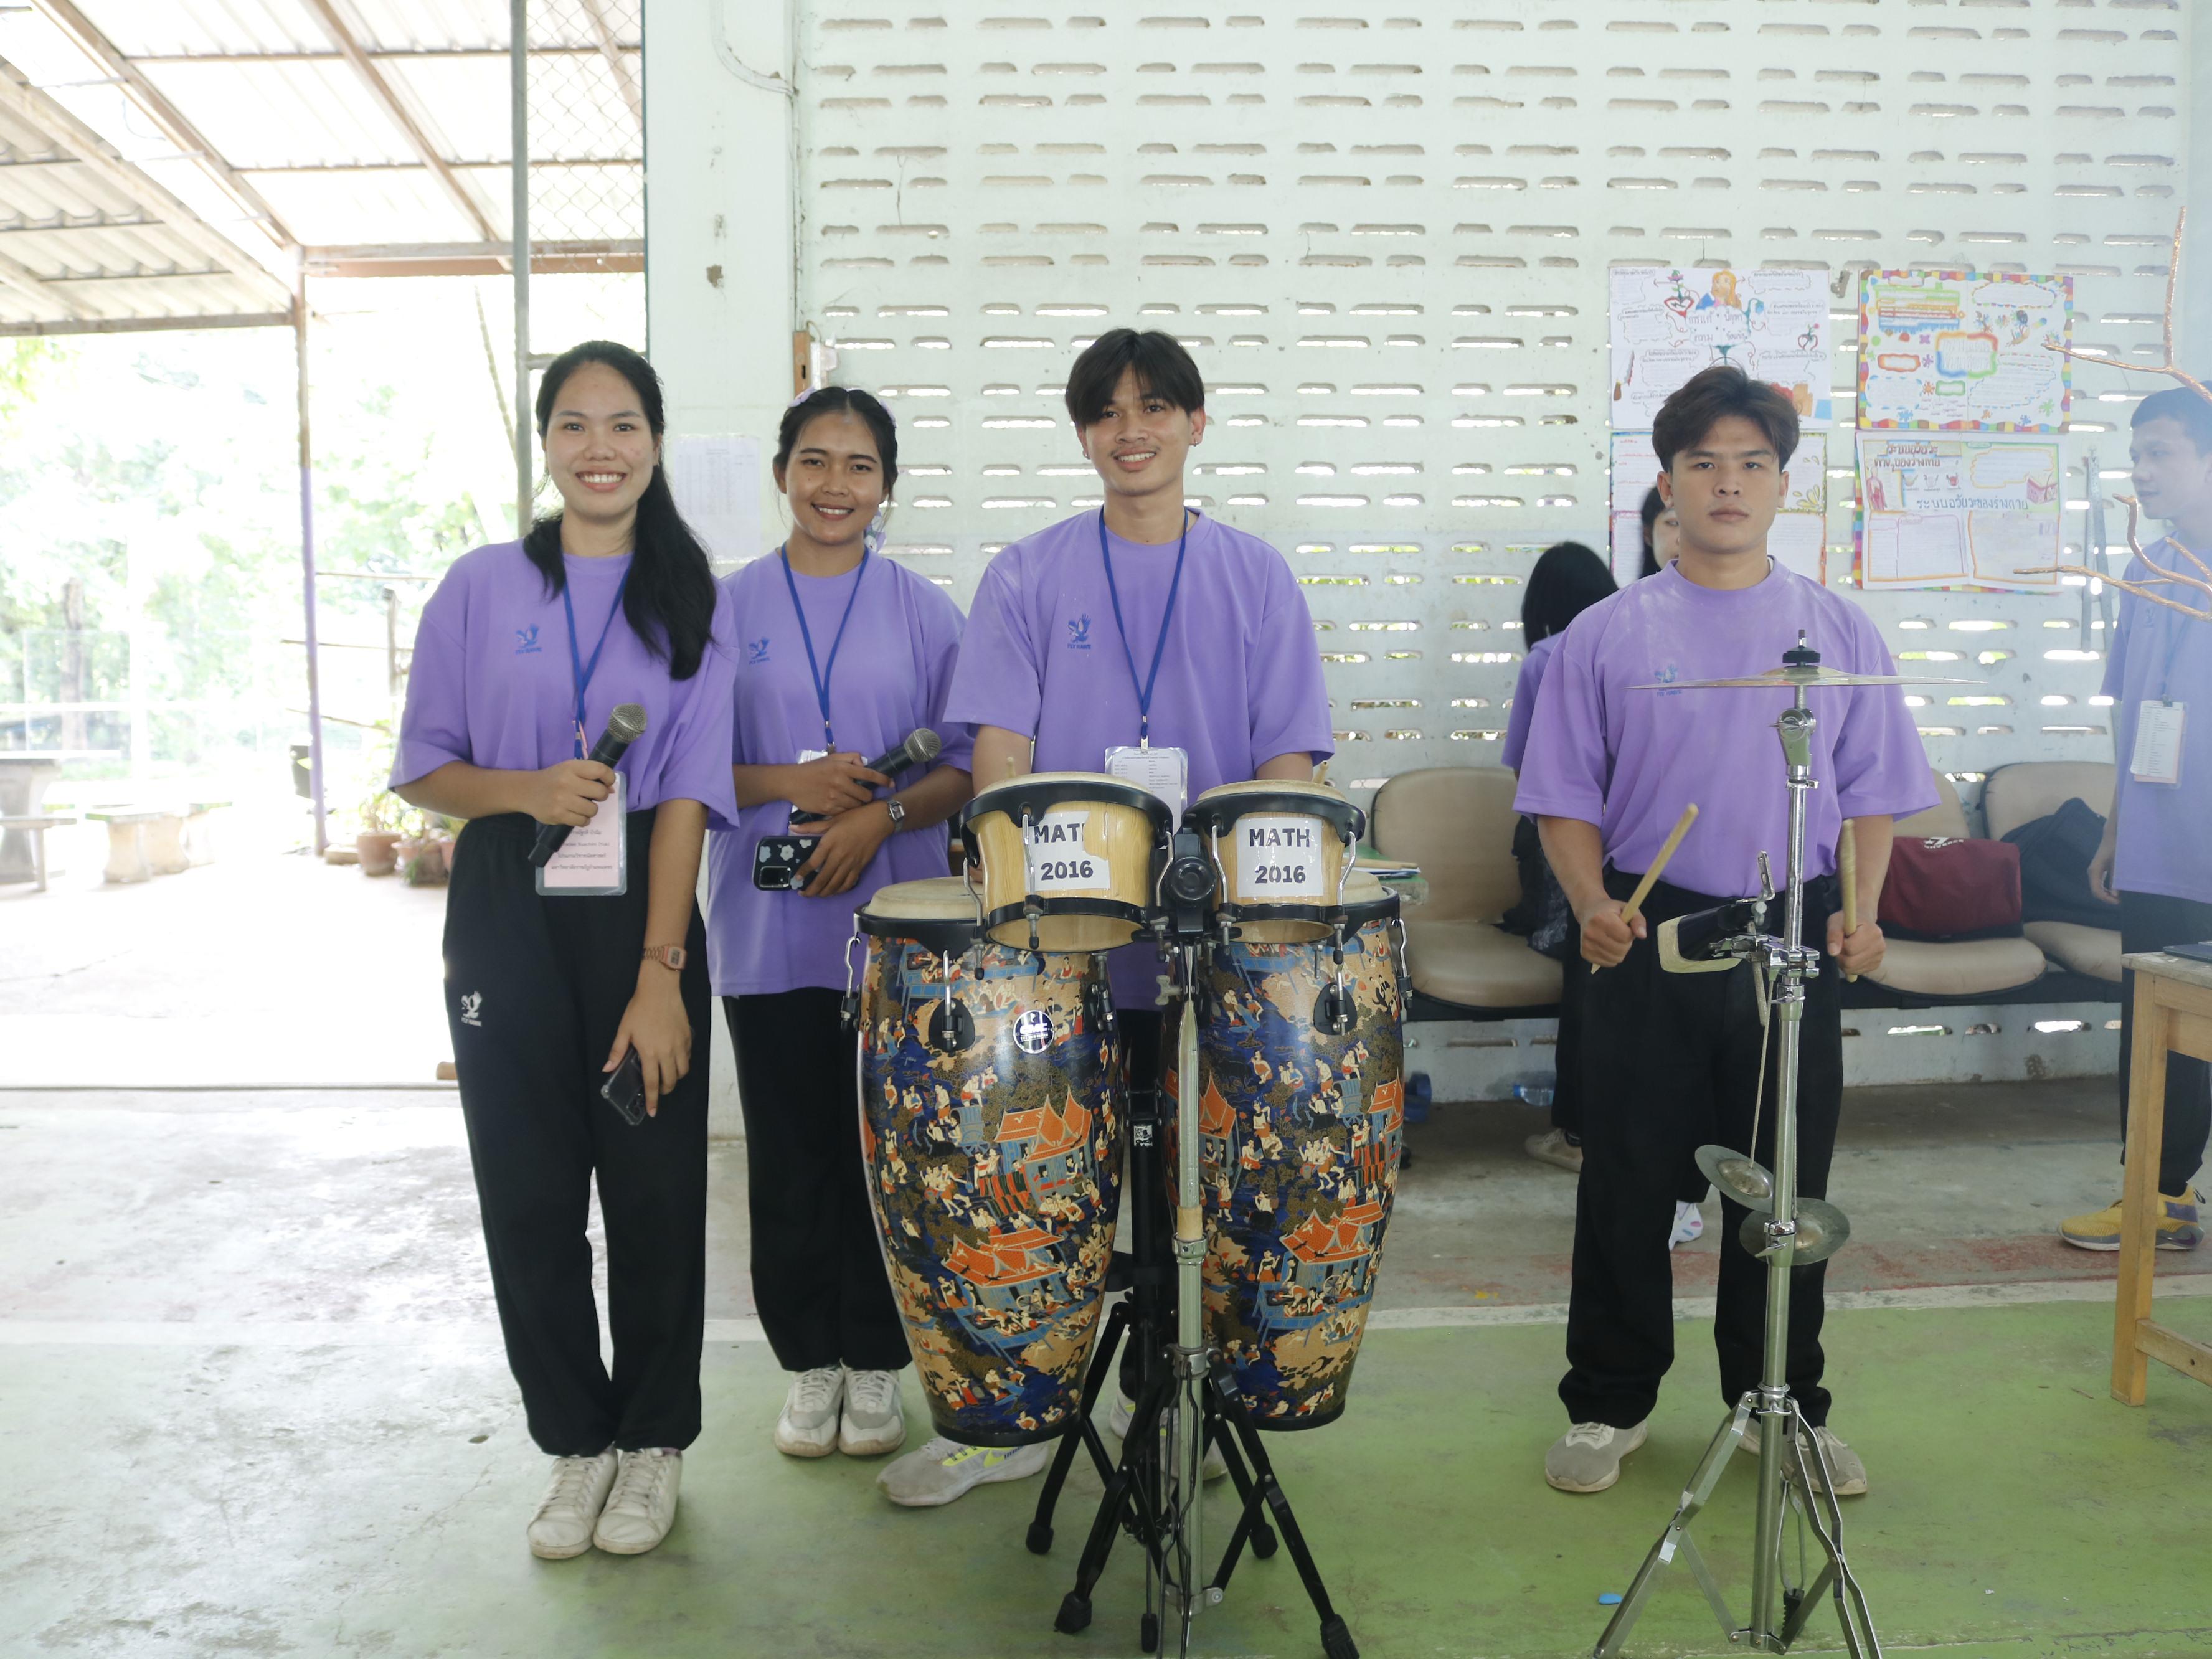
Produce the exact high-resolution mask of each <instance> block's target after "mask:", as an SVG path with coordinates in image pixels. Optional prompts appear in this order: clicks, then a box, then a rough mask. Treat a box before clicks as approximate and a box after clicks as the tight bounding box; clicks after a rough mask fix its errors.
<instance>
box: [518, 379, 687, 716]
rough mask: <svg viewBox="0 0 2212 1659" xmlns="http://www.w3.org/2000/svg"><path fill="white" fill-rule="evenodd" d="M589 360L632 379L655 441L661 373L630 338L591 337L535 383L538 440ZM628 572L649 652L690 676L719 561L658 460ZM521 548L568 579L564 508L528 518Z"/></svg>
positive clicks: (629, 605) (548, 574) (628, 610)
mask: <svg viewBox="0 0 2212 1659" xmlns="http://www.w3.org/2000/svg"><path fill="white" fill-rule="evenodd" d="M586 363H604V364H605V366H606V367H607V368H611V369H612V370H614V372H615V373H616V374H619V375H621V376H622V377H623V380H627V381H629V387H630V390H631V391H633V392H635V393H637V401H638V405H639V407H640V408H641V409H642V410H644V412H645V423H646V425H647V428H650V429H651V431H652V433H653V439H654V441H656V442H658V441H659V440H660V438H661V435H663V434H664V433H665V431H666V430H667V427H668V421H667V416H666V411H665V404H664V402H663V400H662V398H661V393H660V376H659V375H658V374H654V373H653V365H652V364H650V363H648V362H646V361H645V359H644V358H643V357H641V356H639V355H638V354H637V353H636V352H635V351H632V350H631V349H629V347H628V346H626V345H620V344H617V343H616V342H614V341H612V340H586V341H585V342H584V343H582V344H581V345H574V346H570V347H569V348H568V349H567V350H566V351H564V352H562V354H561V355H560V356H558V357H556V358H555V359H554V360H553V361H552V362H551V363H550V365H549V366H548V367H547V368H546V370H545V378H544V380H541V381H539V382H538V442H539V443H541V444H542V443H544V441H545V432H546V428H548V427H550V425H551V424H552V422H553V404H554V402H555V400H556V398H559V397H560V395H561V388H562V386H564V385H566V384H567V382H568V377H569V376H570V375H571V374H574V373H575V372H576V371H577V370H578V369H580V368H582V367H583V366H584V365H585V364H586ZM631 545H632V555H631V558H630V566H629V581H628V582H627V583H626V584H624V586H623V617H625V618H626V619H627V620H628V621H629V625H630V629H631V630H632V631H633V632H634V633H635V634H636V635H637V636H638V638H639V639H641V640H642V641H645V648H646V650H647V652H649V653H651V654H652V655H653V656H655V657H658V658H659V659H661V660H662V661H664V662H665V663H666V664H667V665H668V672H669V677H670V678H671V679H679V680H688V679H690V678H691V677H692V676H693V675H694V674H696V673H697V672H698V671H699V659H700V658H701V657H702V655H704V654H705V653H706V649H707V644H708V641H709V640H711V639H712V638H713V637H714V566H713V565H712V564H711V563H709V562H708V558H707V550H706V548H705V547H704V546H702V544H700V541H699V538H698V537H696V535H694V534H693V533H692V532H691V526H690V525H688V524H686V523H684V515H683V513H680V512H678V510H677V507H676V496H675V495H674V493H673V492H671V490H670V489H669V488H668V470H667V469H666V468H665V466H663V465H661V464H660V463H659V461H658V460H656V461H655V462H654V463H653V478H652V481H651V482H650V483H647V485H646V487H645V494H644V495H641V496H639V497H638V501H637V526H636V528H635V532H633V535H632V539H631ZM522 548H523V551H525V552H526V553H527V554H529V556H530V562H531V563H532V564H534V565H536V566H537V567H538V573H539V574H541V575H543V576H544V578H545V586H546V591H547V592H553V593H558V592H560V591H561V590H562V588H563V587H565V586H568V568H567V567H566V566H564V565H563V564H562V562H561V514H560V513H557V512H556V513H550V514H549V515H548V516H546V517H544V518H542V519H540V520H538V522H537V523H535V524H533V525H532V526H530V533H529V534H528V535H526V536H525V537H524V538H522Z"/></svg>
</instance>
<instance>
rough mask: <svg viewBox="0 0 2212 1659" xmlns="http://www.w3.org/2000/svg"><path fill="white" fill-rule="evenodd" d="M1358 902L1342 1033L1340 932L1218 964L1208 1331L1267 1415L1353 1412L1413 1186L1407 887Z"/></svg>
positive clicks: (1210, 1124) (1359, 886)
mask: <svg viewBox="0 0 2212 1659" xmlns="http://www.w3.org/2000/svg"><path fill="white" fill-rule="evenodd" d="M1345 908H1346V914H1347V916H1348V917H1349V919H1350V924H1351V925H1350V927H1349V928H1348V929H1347V932H1346V939H1345V946H1344V976H1345V980H1346V989H1347V990H1348V991H1349V993H1350V994H1351V998H1352V1006H1353V1010H1354V1017H1353V1019H1352V1027H1351V1030H1348V1031H1346V1032H1345V1033H1344V1034H1343V1035H1341V1036H1339V1035H1336V1034H1334V1033H1333V1032H1331V1031H1330V1030H1328V1027H1327V1025H1326V1024H1325V1023H1323V1024H1316V1018H1315V1006H1316V1003H1317V1002H1319V1001H1320V1000H1321V999H1322V993H1323V992H1324V991H1325V990H1326V989H1327V988H1328V987H1329V986H1330V985H1331V984H1332V983H1333V982H1334V978H1335V965H1334V959H1333V953H1332V951H1331V949H1330V947H1329V946H1328V945H1326V944H1323V945H1279V944H1243V943H1239V944H1234V945H1227V946H1221V945H1216V946H1215V947H1214V950H1213V951H1212V957H1211V961H1210V966H1209V968H1208V969H1207V971H1208V973H1209V975H1210V981H1211V983H1210V987H1209V995H1208V996H1207V998H1206V1009H1207V1012H1206V1024H1205V1026H1204V1028H1203V1029H1202V1030H1200V1034H1199V1133H1200V1182H1201V1188H1202V1191H1203V1194H1204V1197H1205V1206H1206V1278H1205V1286H1206V1340H1207V1342H1208V1344H1209V1345H1210V1346H1212V1348H1213V1349H1214V1351H1215V1352H1218V1354H1220V1355H1221V1356H1222V1358H1225V1359H1226V1360H1227V1361H1228V1362H1229V1364H1230V1366H1231V1370H1233V1371H1234V1372H1235V1375H1236V1379H1237V1392H1238V1393H1239V1394H1240V1395H1242V1396H1243V1401H1244V1404H1245V1407H1246V1408H1247V1409H1248V1410H1249V1411H1250V1412H1251V1413H1252V1416H1253V1419H1254V1420H1255V1422H1257V1423H1258V1425H1260V1426H1261V1428H1263V1429H1306V1428H1318V1427H1319V1426H1321V1425H1322V1424H1324V1423H1328V1422H1333V1421H1334V1419H1336V1418H1337V1417H1338V1416H1339V1415H1340V1414H1341V1413H1342V1412H1343V1410H1344V1405H1345V1392H1346V1389H1347V1387H1348V1386H1349V1385H1350V1383H1351V1381H1352V1362H1353V1361H1354V1360H1355V1359H1356V1358H1358V1353H1359V1341H1360V1338H1361V1336H1362V1335H1363V1334H1364V1333H1365V1331H1366V1328H1367V1310H1368V1304H1369V1303H1370V1300H1371V1298H1372V1297H1373V1296H1374V1293H1375V1280H1376V1274H1377V1273H1378V1272H1379V1271H1380V1270H1381V1268H1382V1265H1383V1232H1384V1230H1385V1229H1386V1228H1387V1227H1388V1226H1389V1221H1390V1206H1391V1201H1392V1200H1393V1198H1394V1197H1395V1194H1396V1191H1397V1186H1398V1155H1399V1151H1400V1148H1401V1146H1402V1144H1403V1136H1404V1126H1405V1094H1406V1085H1405V1053H1404V1046H1403V1024H1404V1018H1405V1010H1404V1004H1403V986H1402V981H1401V978H1400V963H1401V948H1402V947H1401V941H1400V938H1399V930H1398V900H1397V898H1396V896H1395V895H1392V894H1389V893H1386V892H1384V891H1383V887H1382V884H1381V883H1379V882H1377V881H1376V879H1375V878H1373V877H1371V876H1370V875H1367V874H1366V873H1365V872H1353V874H1352V876H1351V878H1350V879H1349V881H1348V882H1347V883H1346V890H1345ZM1169 1052H1170V1054H1171V1053H1172V1052H1173V1050H1172V1049H1170V1051H1169Z"/></svg>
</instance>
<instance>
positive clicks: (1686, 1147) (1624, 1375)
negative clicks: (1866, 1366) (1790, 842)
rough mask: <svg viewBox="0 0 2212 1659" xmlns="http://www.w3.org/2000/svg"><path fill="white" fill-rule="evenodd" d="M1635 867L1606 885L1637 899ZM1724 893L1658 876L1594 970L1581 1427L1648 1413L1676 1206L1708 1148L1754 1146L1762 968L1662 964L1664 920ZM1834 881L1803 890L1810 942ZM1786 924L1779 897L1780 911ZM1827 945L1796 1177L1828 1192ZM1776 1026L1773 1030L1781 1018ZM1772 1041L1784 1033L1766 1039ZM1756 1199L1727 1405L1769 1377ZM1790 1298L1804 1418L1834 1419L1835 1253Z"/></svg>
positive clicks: (1725, 1305) (1612, 875)
mask: <svg viewBox="0 0 2212 1659" xmlns="http://www.w3.org/2000/svg"><path fill="white" fill-rule="evenodd" d="M1635 884H1636V878H1635V877H1634V876H1624V875H1620V874H1619V873H1617V872H1607V876H1606V890H1607V891H1608V892H1610V893H1612V894H1613V896H1614V897H1616V898H1623V899H1625V898H1626V897H1627V896H1628V895H1629V893H1630V892H1631V890H1632V889H1633V888H1634V886H1635ZM1718 902H1720V901H1719V900H1717V899H1713V898H1709V897H1706V896H1704V895H1703V894H1699V893H1692V892H1689V891H1686V890H1684V889H1681V888H1679V887H1675V886H1673V885H1671V884H1668V883H1667V882H1663V881H1662V882H1661V883H1659V884H1658V885H1656V887H1654V888H1653V889H1652V890H1651V896H1650V898H1649V899H1647V900H1645V902H1644V917H1645V919H1646V920H1647V921H1649V923H1650V931H1651V935H1652V936H1651V938H1650V939H1643V940H1639V941H1638V943H1637V944H1636V945H1633V946H1632V947H1631V949H1630V951H1629V953H1628V958H1627V960H1626V961H1625V962H1623V963H1621V964H1620V966H1619V967H1617V968H1608V969H1605V970H1604V971H1603V972H1602V973H1600V974H1597V975H1591V974H1589V970H1588V969H1587V967H1586V966H1578V964H1577V963H1568V964H1567V967H1568V969H1569V970H1570V971H1571V972H1574V971H1579V972H1581V973H1582V974H1583V977H1584V978H1585V979H1586V980H1588V981H1589V987H1588V990H1587V994H1586V1000H1585V1001H1584V1003H1583V1021H1584V1041H1583V1068H1584V1069H1583V1082H1584V1085H1585V1086H1584V1094H1583V1102H1584V1112H1585V1117H1584V1121H1583V1173H1582V1180H1581V1184H1580V1186H1579V1187H1578V1188H1577V1192H1576V1198H1575V1254H1574V1284H1573V1290H1572V1291H1571V1300H1570V1302H1569V1304H1568V1312H1567V1364H1568V1370H1567V1374H1566V1376H1565V1379H1564V1380H1562V1381H1561V1383H1560V1384H1559V1398H1560V1400H1561V1401H1563V1402H1564V1403H1565V1406H1566V1408H1567V1415H1568V1417H1569V1418H1570V1419H1572V1420H1573V1421H1575V1422H1577V1423H1587V1422H1597V1423H1609V1424H1611V1425H1613V1426H1614V1427H1615V1428H1622V1429H1626V1428H1632V1427H1633V1426H1635V1425H1637V1424H1638V1423H1640V1422H1642V1421H1643V1420H1644V1419H1645V1418H1646V1417H1648V1416H1650V1413H1651V1408H1652V1407H1653V1406H1654V1405H1655V1404H1656V1402H1657V1401H1658V1398H1659V1380H1660V1378H1661V1377H1662V1376H1665V1375H1666V1373H1667V1370H1668V1367H1669V1366H1670V1365H1672V1364H1674V1304H1673V1297H1674V1271H1673V1266H1672V1263H1673V1257H1672V1256H1670V1255H1668V1250H1667V1237H1668V1231H1669V1229H1670V1228H1671V1226H1672V1225H1673V1223H1674V1201H1675V1200H1676V1198H1677V1197H1678V1196H1679V1195H1680V1194H1682V1193H1684V1192H1687V1191H1692V1190H1702V1189H1703V1188H1704V1185H1705V1179H1704V1177H1703V1176H1701V1175H1699V1173H1698V1170H1697V1165H1696V1162H1695V1155H1696V1152H1697V1149H1698V1148H1699V1146H1703V1145H1705V1144H1706V1143H1708V1142H1717V1143H1719V1144H1720V1145H1722V1146H1733V1147H1735V1148H1738V1149H1741V1148H1742V1147H1743V1146H1745V1144H1746V1143H1747V1141H1748V1140H1749V1139H1751V1120H1752V1091H1753V1084H1754V1080H1755V1079H1757V1077H1758V1076H1759V1050H1760V1047H1761V1042H1760V1030H1759V1012H1758V1005H1757V1001H1756V999H1755V997H1754V994H1753V979H1752V969H1751V968H1750V966H1749V965H1748V964H1747V963H1737V964H1736V965H1735V967H1733V968H1731V969H1729V971H1727V972H1726V973H1716V974H1693V975H1682V974H1668V973H1662V971H1661V970H1660V967H1659V951H1658V932H1659V924H1660V923H1661V922H1662V921H1666V920H1667V919H1668V917H1670V916H1679V915H1687V914H1689V913H1690V912H1692V911H1693V910H1703V909H1706V908H1711V906H1713V905H1715V904H1717V903H1718ZM1834 905H1835V898H1834V884H1833V883H1832V881H1823V882H1819V883H1815V884H1814V886H1813V887H1812V888H1811V889H1809V890H1808V891H1807V894H1806V905H1805V938H1806V939H1807V941H1808V943H1810V944H1813V945H1815V946H1816V947H1820V948H1825V945H1826V938H1827V926H1828V915H1829V913H1830V912H1831V911H1832V909H1833V908H1834ZM1770 921H1771V922H1772V923H1773V925H1774V927H1776V929H1777V931H1779V928H1780V925H1781V912H1780V908H1779V907H1777V908H1776V909H1775V910H1774V912H1773V913H1772V914H1771V917H1770ZM1833 961H1834V959H1833V958H1832V957H1824V958H1823V960H1822V966H1821V971H1820V977H1819V978H1818V979H1816V980H1814V981H1813V982H1812V983H1811V984H1810V985H1808V987H1806V999H1807V1000H1806V1006H1805V1018H1804V1020H1803V1024H1802V1050H1803V1052H1802V1064H1801V1066H1800V1069H1799V1073H1798V1096H1797V1135H1798V1139H1797V1148H1798V1152H1797V1156H1798V1165H1797V1190H1798V1192H1799V1193H1800V1194H1803V1195H1805V1196H1808V1197H1813V1198H1821V1197H1825V1196H1826V1194H1827V1190H1828V1164H1829V1159H1830V1158H1831V1157H1832V1154H1833V1153H1834V1151H1835V1146H1836V1123H1837V1119H1838V1115H1840V1112H1841V1109H1842V1105H1843V1092H1844V1063H1843V1050H1844V1045H1843V1022H1842V1002H1841V991H1842V987H1843V976H1842V975H1841V974H1840V973H1839V972H1838V971H1837V970H1836V969H1835V967H1834V965H1833ZM1770 1031H1771V1027H1770ZM1768 1046H1769V1047H1770V1048H1771V1047H1772V1046H1773V1045H1772V1044H1771V1042H1770V1043H1769V1045H1768ZM1774 1085H1775V1065H1774V1061H1773V1059H1772V1056H1771V1054H1770V1055H1769V1058H1768V1063H1767V1066H1766V1081H1765V1110H1764V1111H1763V1112H1761V1113H1760V1115H1759V1145H1758V1146H1757V1147H1756V1148H1754V1149H1753V1157H1755V1158H1758V1159H1759V1162H1760V1163H1762V1164H1765V1165H1766V1166H1767V1167H1768V1168H1769V1169H1771V1168H1772V1167H1773V1154H1774ZM1745 1213H1746V1212H1745V1210H1744V1208H1743V1206H1741V1205H1739V1204H1737V1203H1735V1201H1733V1200H1729V1199H1726V1198H1725V1197H1724V1198H1723V1201H1722V1205H1721V1228H1720V1232H1721V1237H1720V1241H1719V1244H1720V1253H1721V1265H1720V1286H1719V1301H1720V1306H1719V1311H1718V1314H1717V1317H1716V1319H1715V1321H1714V1326H1713V1344H1714V1346H1715V1347H1716V1348H1717V1349H1718V1350H1719V1353H1720V1369H1721V1394H1722V1396H1723V1399H1725V1400H1727V1401H1729V1403H1730V1404H1734V1403H1735V1401H1736V1400H1737V1399H1738V1398H1740V1397H1741V1395H1743V1394H1744V1393H1745V1392H1746V1391H1747V1390H1748V1389H1752V1388H1754V1387H1756V1386H1757V1384H1758V1382H1759V1371H1760V1369H1761V1364H1760V1362H1761V1357H1762V1352H1763V1335H1762V1333H1763V1330H1764V1327H1765V1294H1766V1265H1765V1263H1764V1262H1762V1261H1759V1260H1758V1259H1757V1258H1756V1257H1754V1256H1753V1255H1749V1254H1748V1253H1747V1251H1746V1250H1745V1249H1744V1248H1743V1246H1742V1245H1741V1243H1739V1242H1738V1241H1737V1238H1736V1230H1737V1229H1738V1227H1740V1226H1741V1225H1742V1222H1743V1218H1744V1215H1745ZM1794 1273H1795V1278H1794V1282H1793V1283H1792V1285H1791V1286H1790V1358H1789V1378H1790V1388H1791V1389H1792V1391H1793V1392H1794V1393H1795V1394H1796V1397H1797V1402H1798V1404H1799V1406H1800V1407H1802V1409H1803V1411H1804V1413H1805V1418H1806V1420H1807V1421H1808V1423H1812V1424H1814V1425H1819V1424H1821V1423H1825V1422H1826V1421H1827V1417H1828V1394H1827V1390H1826V1389H1823V1388H1822V1387H1821V1386H1820V1374H1821V1367H1822V1356H1821V1352H1820V1322H1821V1315H1822V1311H1823V1310H1822V1307H1821V1286H1822V1283H1823V1280H1824V1279H1825V1277H1826V1263H1825V1262H1823V1263H1818V1264H1815V1265H1814V1266H1813V1267H1799V1268H1796V1269H1795V1270H1794Z"/></svg>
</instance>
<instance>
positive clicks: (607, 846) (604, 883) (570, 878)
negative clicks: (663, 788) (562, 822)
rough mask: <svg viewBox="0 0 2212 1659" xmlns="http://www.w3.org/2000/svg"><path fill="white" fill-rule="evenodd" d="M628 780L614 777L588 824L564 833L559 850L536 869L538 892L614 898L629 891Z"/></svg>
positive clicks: (617, 775)
mask: <svg viewBox="0 0 2212 1659" xmlns="http://www.w3.org/2000/svg"><path fill="white" fill-rule="evenodd" d="M628 799H629V779H628V778H627V777H625V776H623V774H621V773H620V772H617V773H616V774H615V792H614V793H612V794H611V795H609V796H608V797H607V798H606V799H605V800H603V801H601V802H600V803H599V811H596V812H594V813H592V821H591V822H590V823H586V824H580V825H579V826H577V827H576V828H575V829H571V830H570V831H569V832H568V840H566V841H564V842H562V843H561V850H560V851H559V852H557V853H556V854H553V856H552V857H551V858H550V859H548V860H546V861H545V862H544V864H542V865H540V866H538V891H539V892H540V893H545V894H550V895H551V896H554V897H556V898H616V897H619V896H621V895H622V894H623V893H626V892H628V891H629V833H628V831H629V811H628V810H627V809H626V807H625V806H624V805H623V803H624V802H625V801H627V800H628Z"/></svg>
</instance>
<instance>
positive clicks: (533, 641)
mask: <svg viewBox="0 0 2212 1659" xmlns="http://www.w3.org/2000/svg"><path fill="white" fill-rule="evenodd" d="M514 637H515V638H516V639H517V640H518V641H520V643H519V644H518V645H516V647H514V654H515V655H516V656H518V657H526V656H528V655H530V654H531V653H532V652H535V651H543V650H544V648H545V647H544V646H542V645H540V644H538V624H537V623H531V624H530V626H529V627H527V628H518V629H515V630H514Z"/></svg>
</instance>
